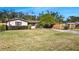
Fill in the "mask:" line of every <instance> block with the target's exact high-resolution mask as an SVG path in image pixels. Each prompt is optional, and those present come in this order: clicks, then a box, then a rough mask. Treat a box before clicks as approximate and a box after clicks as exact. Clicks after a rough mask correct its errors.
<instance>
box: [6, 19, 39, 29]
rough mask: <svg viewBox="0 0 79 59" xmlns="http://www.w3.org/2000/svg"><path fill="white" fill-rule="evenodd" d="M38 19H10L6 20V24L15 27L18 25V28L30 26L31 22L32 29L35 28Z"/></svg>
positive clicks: (8, 26)
mask: <svg viewBox="0 0 79 59" xmlns="http://www.w3.org/2000/svg"><path fill="white" fill-rule="evenodd" d="M37 23H38V21H33V20H24V19H19V18H16V19H9V20H8V21H6V26H7V28H13V29H14V28H15V27H17V28H18V29H19V28H20V29H21V28H22V27H24V28H26V27H28V25H29V24H31V29H35V28H36V26H37Z"/></svg>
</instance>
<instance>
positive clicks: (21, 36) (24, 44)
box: [0, 29, 79, 51]
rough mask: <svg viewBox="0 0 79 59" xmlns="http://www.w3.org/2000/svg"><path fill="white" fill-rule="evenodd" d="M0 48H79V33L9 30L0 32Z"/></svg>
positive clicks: (18, 49)
mask: <svg viewBox="0 0 79 59" xmlns="http://www.w3.org/2000/svg"><path fill="white" fill-rule="evenodd" d="M0 50H1V51H3V50H6V51H56V50H58V51H60V50H62V51H63V50H65V51H67V50H70V51H71V50H73V51H75V50H79V35H77V34H71V33H63V32H55V31H53V30H52V29H50V30H49V29H35V30H9V31H3V32H0Z"/></svg>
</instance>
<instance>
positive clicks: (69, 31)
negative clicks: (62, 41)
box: [53, 29, 79, 34]
mask: <svg viewBox="0 0 79 59" xmlns="http://www.w3.org/2000/svg"><path fill="white" fill-rule="evenodd" d="M53 30H54V31H59V32H68V33H73V34H79V32H78V31H73V30H59V29H53Z"/></svg>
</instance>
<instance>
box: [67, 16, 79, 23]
mask: <svg viewBox="0 0 79 59" xmlns="http://www.w3.org/2000/svg"><path fill="white" fill-rule="evenodd" d="M67 22H79V17H77V16H70V17H69V18H67Z"/></svg>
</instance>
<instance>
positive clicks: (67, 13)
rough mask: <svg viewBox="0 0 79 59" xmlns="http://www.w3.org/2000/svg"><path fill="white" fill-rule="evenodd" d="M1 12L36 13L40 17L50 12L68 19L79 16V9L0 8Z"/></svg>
mask: <svg viewBox="0 0 79 59" xmlns="http://www.w3.org/2000/svg"><path fill="white" fill-rule="evenodd" d="M0 10H15V11H17V12H24V13H27V12H28V13H29V14H30V13H32V12H33V13H34V15H38V14H39V13H41V12H42V11H43V12H46V11H47V10H49V11H54V12H58V13H59V14H61V15H63V16H64V17H65V19H66V18H68V17H69V16H79V7H0Z"/></svg>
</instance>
